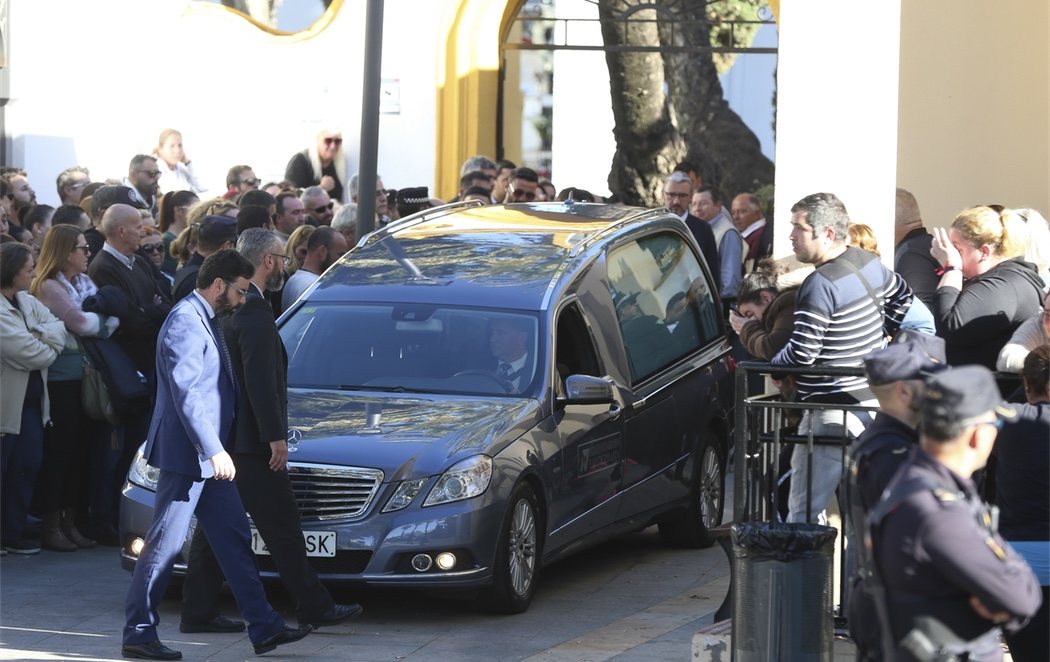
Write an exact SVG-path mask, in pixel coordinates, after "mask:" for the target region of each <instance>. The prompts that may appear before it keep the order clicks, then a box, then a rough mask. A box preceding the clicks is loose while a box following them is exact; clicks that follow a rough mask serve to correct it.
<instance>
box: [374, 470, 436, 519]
mask: <svg viewBox="0 0 1050 662" xmlns="http://www.w3.org/2000/svg"><path fill="white" fill-rule="evenodd" d="M428 480H430V478H429V477H427V478H420V479H418V480H406V481H404V482H403V483H401V484H400V485H398V486H397V489H396V490H395V491H394V494H393V496H391V497H390V500H389V501H387V502H386V505H385V506H383V512H384V513H392V512H394V511H395V510H401V509H402V508H405V507H407V506H408V504H410V503H412V499H415V498H416V496H417V495H418V494H419V493H420V492H422V491H423V487H424V486H425V485H426V484H427V481H428Z"/></svg>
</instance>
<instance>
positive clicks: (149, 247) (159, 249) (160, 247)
mask: <svg viewBox="0 0 1050 662" xmlns="http://www.w3.org/2000/svg"><path fill="white" fill-rule="evenodd" d="M78 248H79V246H78ZM84 248H87V246H84ZM142 250H144V251H146V252H147V253H163V252H164V242H163V241H161V242H159V243H156V244H142Z"/></svg>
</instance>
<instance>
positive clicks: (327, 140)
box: [324, 138, 343, 145]
mask: <svg viewBox="0 0 1050 662" xmlns="http://www.w3.org/2000/svg"><path fill="white" fill-rule="evenodd" d="M324 144H326V145H342V144H343V139H342V138H325V139H324Z"/></svg>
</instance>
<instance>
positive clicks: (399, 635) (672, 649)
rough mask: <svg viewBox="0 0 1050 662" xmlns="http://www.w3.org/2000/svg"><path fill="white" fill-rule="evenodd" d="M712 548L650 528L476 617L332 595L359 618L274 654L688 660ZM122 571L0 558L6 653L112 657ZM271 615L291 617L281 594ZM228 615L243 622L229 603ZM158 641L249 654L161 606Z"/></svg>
mask: <svg viewBox="0 0 1050 662" xmlns="http://www.w3.org/2000/svg"><path fill="white" fill-rule="evenodd" d="M728 570H729V569H728V564H727V561H726V558H725V554H724V553H723V552H722V551H721V549H719V548H718V547H714V548H712V549H706V550H682V549H671V548H668V547H666V546H664V545H663V544H662V543H661V541H660V539H659V536H658V534H657V533H656V529H655V528H650V529H647V530H646V531H643V532H640V533H636V534H632V535H630V536H626V537H624V538H621V539H619V540H616V541H613V542H610V543H607V544H604V545H601V546H599V547H596V548H594V549H591V550H588V551H585V552H582V553H580V554H577V555H576V556H574V557H571V558H569V559H566V560H565V561H563V562H560V563H557V564H554V565H553V566H551V567H550V568H547V569H546V570H545V571H544V574H543V576H542V578H541V580H540V584H539V587H538V591H537V595H536V598H535V600H534V602H533V604H532V607H531V608H530V610H529V611H528V612H526V613H525V614H520V615H517V616H495V615H490V614H485V613H482V612H479V611H478V610H477V609H476V608H475V605H474V604H473V602H472V601H471V600H469V599H466V598H459V599H454V598H449V597H447V596H438V595H433V594H427V593H422V592H416V591H394V590H378V589H369V590H357V591H354V590H349V589H346V590H340V591H337V593H336V597H337V599H342V600H348V601H349V600H357V601H360V602H361V603H362V604H364V606H365V615H364V617H363V618H362V619H360V620H358V621H355V622H352V623H351V624H349V625H344V626H339V627H333V628H322V629H321V630H319V631H317V632H316V633H313V634H311V635H310V636H309V637H307V638H306V639H304V640H303V641H302V642H298V643H295V644H290V645H288V646H283V647H281V648H279V649H277V651H275V652H273V653H270V654H268V655H267V656H266V657H268V658H280V659H286V658H287V659H303V660H307V659H309V660H329V659H330V660H367V661H377V660H391V661H395V662H396V661H398V660H409V661H411V660H456V661H460V660H464V661H468V662H469V661H474V660H477V661H478V662H481V661H485V662H488V661H491V660H533V661H542V662H547V661H552V662H558V661H567V660H574V661H588V662H589V661H593V662H600V661H604V660H617V661H623V662H633V661H639V662H641V661H648V660H652V661H657V660H659V661H664V660H688V659H689V658H690V657H691V646H692V638H693V635H694V634H695V633H696V631H697V630H698V629H700V628H701V627H703V626H704V625H707V624H710V623H711V621H712V614H713V613H714V611H715V610H716V609H717V608H718V607H719V605H720V604H721V602H722V599H723V597H724V595H725V592H726V587H727V585H728ZM129 577H130V575H129V574H128V573H126V572H125V571H123V570H121V569H120V565H119V560H118V559H117V556H116V551H115V550H114V549H112V548H100V549H95V550H81V551H78V552H74V553H70V554H60V553H55V552H46V551H45V552H42V553H41V554H39V555H37V556H33V557H17V556H13V555H8V556H5V557H2V558H0V659H4V660H16V659H17V660H81V661H84V662H87V661H93V660H119V659H121V658H120V631H121V626H122V623H123V600H124V594H125V591H126V590H127V586H128V582H129ZM269 593H270V595H271V599H272V600H273V601H274V606H275V608H276V609H277V610H278V611H279V612H280V613H282V614H283V615H285V617H286V618H290V615H291V613H292V610H291V607H290V605H289V604H288V602H287V600H286V599H285V598H284V590H283V589H282V588H280V587H278V586H273V587H271V589H270V591H269ZM223 612H224V613H225V614H226V615H228V616H235V615H236V614H237V610H236V606H235V604H234V603H233V600H232V598H230V597H229V596H226V597H225V598H224V609H223ZM160 634H161V638H162V640H163V641H164V642H165V643H167V644H168V645H170V646H172V647H173V648H175V649H177V650H181V651H182V652H183V654H184V659H187V660H204V659H207V660H221V661H226V660H244V659H253V658H254V657H255V656H254V655H253V654H252V650H251V645H250V642H249V641H248V639H247V637H246V636H245V635H244V634H243V633H241V634H226V635H222V634H205V635H184V634H181V633H179V631H178V603H177V602H176V601H175V600H166V601H165V602H164V604H163V606H162V610H161V626H160Z"/></svg>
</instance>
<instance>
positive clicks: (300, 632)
mask: <svg viewBox="0 0 1050 662" xmlns="http://www.w3.org/2000/svg"><path fill="white" fill-rule="evenodd" d="M311 632H313V628H312V627H310V626H309V625H303V626H300V627H297V628H288V627H286V628H284V629H283V630H281V631H280V632H278V633H277V634H275V635H273V636H272V637H267V638H265V639H263V640H262V641H260V642H259V643H257V644H255V654H256V655H262V654H263V653H269V652H270V651H272V650H273V649H275V648H277V647H278V646H283V645H284V644H290V643H292V642H293V641H299V640H300V639H302V638H303V637H305V636H306V635H308V634H310V633H311Z"/></svg>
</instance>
